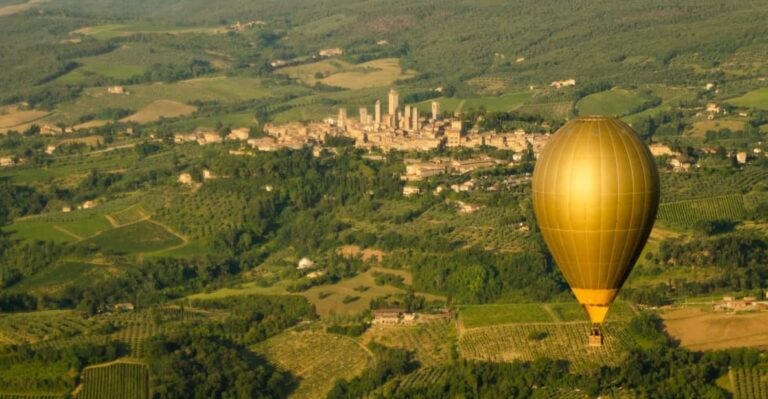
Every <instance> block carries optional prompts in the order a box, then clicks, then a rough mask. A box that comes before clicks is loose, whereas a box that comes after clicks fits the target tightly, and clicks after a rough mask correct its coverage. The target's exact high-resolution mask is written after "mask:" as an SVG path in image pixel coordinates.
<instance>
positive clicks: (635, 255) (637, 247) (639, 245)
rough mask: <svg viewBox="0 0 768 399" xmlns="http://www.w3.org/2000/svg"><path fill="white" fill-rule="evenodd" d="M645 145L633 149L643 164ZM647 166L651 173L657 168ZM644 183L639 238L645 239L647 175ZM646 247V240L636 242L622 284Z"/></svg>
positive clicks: (644, 177)
mask: <svg viewBox="0 0 768 399" xmlns="http://www.w3.org/2000/svg"><path fill="white" fill-rule="evenodd" d="M643 145H644V144H642V143H641V142H639V141H638V142H637V143H636V145H634V146H633V147H634V150H635V153H636V154H637V156H638V159H640V160H641V162H643V163H645V164H647V163H648V162H649V159H648V155H647V152H645V151H644V150H643V149H642V148H641V147H640V146H643ZM647 166H648V168H643V170H644V171H645V170H648V171H649V172H650V168H651V167H655V165H650V164H647ZM643 182H644V186H645V187H644V188H645V190H643V193H644V194H643V216H642V217H643V218H642V220H641V223H642V226H643V227H644V228H645V229H644V230H642V231H641V232H640V233H639V234H640V236H639V237H638V238H643V237H644V236H645V235H646V233H645V230H646V229H647V228H648V227H647V225H648V207H649V204H648V199H649V196H648V194H647V191H648V190H647V188H648V185H649V183H650V182H649V181H647V179H646V176H645V173H643ZM644 246H645V240H641V239H638V240H636V241H635V247H634V248H633V251H632V253H631V254H630V258H629V260H630V261H631V264H629V265H628V267H627V270H626V271H625V273H624V275H623V276H622V277H623V279H622V280H621V282H622V283H623V282H624V280H626V279H627V277H629V272H630V271H631V270H632V268H633V267H634V266H635V262H637V258H639V257H640V253H639V252H641V251H642V248H643V247H644Z"/></svg>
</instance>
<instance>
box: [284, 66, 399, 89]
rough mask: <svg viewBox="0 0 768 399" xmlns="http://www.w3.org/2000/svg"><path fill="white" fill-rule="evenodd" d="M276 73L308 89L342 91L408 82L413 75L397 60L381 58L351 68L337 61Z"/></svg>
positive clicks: (292, 67)
mask: <svg viewBox="0 0 768 399" xmlns="http://www.w3.org/2000/svg"><path fill="white" fill-rule="evenodd" d="M278 73H281V74H286V75H288V76H290V77H292V78H294V79H298V80H300V81H302V82H304V83H306V84H308V85H310V86H311V85H314V84H316V83H318V82H321V83H323V84H326V85H329V86H336V87H343V88H345V89H364V88H369V87H379V86H388V85H391V84H392V83H394V82H395V81H396V80H404V79H409V78H411V77H413V76H414V73H413V72H410V71H408V72H403V71H402V69H401V68H400V60H399V59H397V58H382V59H378V60H373V61H368V62H364V63H362V64H351V63H349V62H346V61H342V60H339V59H329V60H323V61H318V62H313V63H311V64H304V65H297V66H291V67H286V68H282V69H280V70H279V71H278Z"/></svg>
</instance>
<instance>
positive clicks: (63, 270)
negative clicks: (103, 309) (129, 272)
mask: <svg viewBox="0 0 768 399" xmlns="http://www.w3.org/2000/svg"><path fill="white" fill-rule="evenodd" d="M121 273H123V269H122V268H121V267H119V266H115V265H110V264H93V263H85V262H74V261H65V262H61V263H60V264H58V265H54V266H51V267H48V268H46V269H44V270H43V271H41V272H39V273H37V274H35V275H33V276H31V277H29V278H27V279H24V281H22V282H21V283H19V284H18V285H16V286H14V287H13V290H14V291H17V292H18V291H32V292H38V291H39V292H46V293H51V292H58V291H60V290H62V289H65V288H67V287H71V286H76V285H81V284H83V283H86V284H94V283H98V282H99V281H104V280H107V279H109V278H111V277H115V276H117V275H120V274H121Z"/></svg>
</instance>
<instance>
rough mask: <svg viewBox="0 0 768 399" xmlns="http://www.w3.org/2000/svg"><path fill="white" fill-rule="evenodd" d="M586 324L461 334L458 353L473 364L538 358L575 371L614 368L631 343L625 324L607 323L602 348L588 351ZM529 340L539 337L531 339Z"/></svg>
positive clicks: (513, 326)
mask: <svg viewBox="0 0 768 399" xmlns="http://www.w3.org/2000/svg"><path fill="white" fill-rule="evenodd" d="M589 332H590V324H589V323H581V322H571V323H528V324H508V325H503V326H492V327H482V328H473V329H468V330H464V331H463V333H462V334H461V336H460V337H459V353H460V354H461V356H462V357H464V358H468V359H473V360H486V361H501V362H508V361H512V360H515V359H520V360H529V361H530V360H534V359H536V358H538V357H550V358H556V359H565V360H568V361H569V362H570V363H571V367H572V368H573V370H575V371H585V370H588V369H591V368H592V367H593V366H595V365H597V364H607V365H617V364H618V363H619V361H620V360H621V358H622V356H623V353H624V352H625V350H626V349H627V348H628V347H631V346H633V345H634V341H633V340H632V339H631V338H630V337H629V335H628V334H627V332H626V330H625V323H623V322H614V323H608V324H606V325H605V326H604V328H603V334H604V336H605V344H604V345H603V346H602V347H599V348H594V347H587V336H588V335H589ZM532 336H538V337H541V338H539V339H531V338H530V337H532Z"/></svg>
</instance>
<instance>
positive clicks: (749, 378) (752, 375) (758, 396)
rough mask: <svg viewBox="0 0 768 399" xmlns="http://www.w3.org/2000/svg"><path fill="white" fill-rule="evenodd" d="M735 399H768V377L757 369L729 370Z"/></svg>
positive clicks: (763, 371) (729, 379)
mask: <svg viewBox="0 0 768 399" xmlns="http://www.w3.org/2000/svg"><path fill="white" fill-rule="evenodd" d="M728 381H729V382H730V387H731V392H733V399H768V375H766V372H765V370H760V369H757V368H749V369H744V368H735V369H730V370H728Z"/></svg>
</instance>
